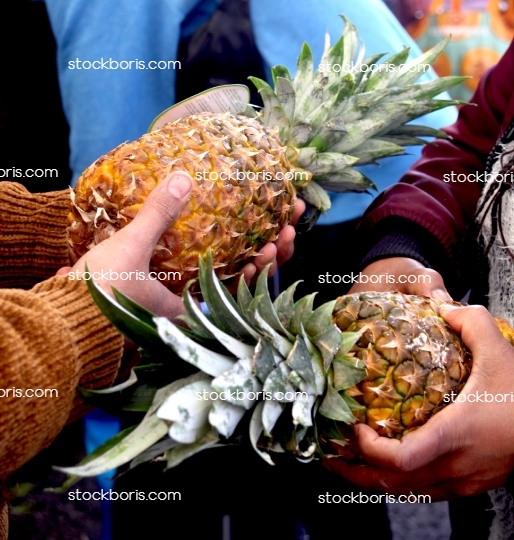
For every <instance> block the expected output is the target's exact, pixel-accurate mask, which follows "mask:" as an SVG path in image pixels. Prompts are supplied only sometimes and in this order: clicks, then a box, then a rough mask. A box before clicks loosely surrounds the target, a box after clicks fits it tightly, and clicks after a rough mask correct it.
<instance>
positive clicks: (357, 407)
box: [339, 391, 366, 411]
mask: <svg viewBox="0 0 514 540" xmlns="http://www.w3.org/2000/svg"><path fill="white" fill-rule="evenodd" d="M339 395H340V396H341V397H342V398H343V399H344V400H345V401H346V404H347V405H348V407H350V410H351V411H365V410H366V407H364V405H361V404H360V403H359V402H358V401H356V400H355V399H353V398H352V396H350V394H349V393H348V392H346V391H343V392H339Z"/></svg>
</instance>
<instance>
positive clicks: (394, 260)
mask: <svg viewBox="0 0 514 540" xmlns="http://www.w3.org/2000/svg"><path fill="white" fill-rule="evenodd" d="M361 275H362V276H368V279H367V282H366V283H364V278H361V279H362V280H363V282H362V283H355V284H354V285H353V286H352V288H351V289H350V291H349V293H348V294H352V293H359V292H366V291H377V292H381V291H384V292H385V291H391V292H394V291H398V292H401V293H404V294H418V295H426V296H431V297H432V298H435V299H436V300H443V301H447V302H448V301H451V297H450V295H449V294H448V291H447V290H446V287H445V286H444V281H443V278H442V277H441V274H439V273H438V272H436V271H435V270H432V269H430V268H426V267H425V266H423V265H422V264H421V263H420V262H418V261H416V260H415V259H409V258H407V257H391V258H389V259H381V260H379V261H375V262H373V263H371V264H369V265H368V266H366V268H365V269H364V270H363V271H362V272H361ZM377 276H378V277H377Z"/></svg>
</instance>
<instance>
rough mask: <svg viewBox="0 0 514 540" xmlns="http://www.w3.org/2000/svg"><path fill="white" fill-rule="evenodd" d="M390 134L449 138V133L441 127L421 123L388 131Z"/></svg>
mask: <svg viewBox="0 0 514 540" xmlns="http://www.w3.org/2000/svg"><path fill="white" fill-rule="evenodd" d="M388 135H410V136H412V137H438V138H439V139H448V138H449V135H448V134H447V133H446V132H445V131H442V130H441V129H434V128H431V127H429V126H422V125H419V124H407V125H405V126H400V127H398V128H396V129H393V130H391V131H388Z"/></svg>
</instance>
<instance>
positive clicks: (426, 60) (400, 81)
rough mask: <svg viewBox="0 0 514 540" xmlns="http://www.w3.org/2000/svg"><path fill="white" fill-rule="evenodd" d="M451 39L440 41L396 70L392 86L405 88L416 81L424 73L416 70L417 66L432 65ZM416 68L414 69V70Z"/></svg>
mask: <svg viewBox="0 0 514 540" xmlns="http://www.w3.org/2000/svg"><path fill="white" fill-rule="evenodd" d="M450 39H451V37H450V36H448V37H446V38H445V39H443V40H442V41H440V42H439V43H438V44H437V45H436V46H435V47H432V48H431V49H429V50H428V51H427V52H425V53H423V54H422V55H420V56H418V57H417V58H416V59H414V60H411V61H410V62H408V63H407V64H405V65H404V66H403V67H402V68H401V69H400V70H398V74H397V77H396V78H395V79H394V81H393V82H394V86H406V85H408V84H412V83H413V82H414V81H416V80H417V79H418V78H419V77H420V76H421V75H422V74H423V73H424V71H420V70H418V69H417V68H418V66H420V65H421V64H433V63H434V62H435V61H436V60H437V58H438V57H439V55H440V54H441V53H442V52H443V50H444V49H445V47H446V45H448V43H449V42H450ZM414 68H416V69H414Z"/></svg>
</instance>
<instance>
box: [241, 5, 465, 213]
mask: <svg viewBox="0 0 514 540" xmlns="http://www.w3.org/2000/svg"><path fill="white" fill-rule="evenodd" d="M341 17H342V19H343V21H344V27H343V32H342V35H341V37H340V38H339V40H338V41H337V42H336V43H335V44H334V45H333V46H331V44H330V37H329V35H328V34H327V35H326V37H325V48H324V52H323V55H322V58H321V62H320V64H319V67H318V69H314V60H313V55H312V51H311V49H310V47H309V45H308V44H307V43H304V44H303V47H302V50H301V52H300V55H299V57H298V63H297V68H296V74H295V76H294V78H292V77H291V75H290V73H289V71H288V69H287V68H286V67H284V66H280V65H278V66H275V67H274V68H272V78H273V84H274V88H272V87H271V86H270V85H269V84H268V83H267V82H265V81H263V80H262V79H258V78H256V77H250V80H251V81H252V82H253V84H254V85H255V86H256V88H257V90H258V91H259V93H260V94H261V96H262V99H263V102H264V108H263V109H262V110H261V111H260V113H259V118H260V120H261V121H262V122H263V123H264V124H265V125H267V126H269V127H271V128H272V129H275V130H277V132H278V135H279V138H280V140H281V142H282V143H283V144H284V145H285V146H286V147H288V156H289V157H290V160H291V162H292V164H293V165H294V167H295V170H296V175H295V180H294V183H295V186H296V187H297V188H298V190H299V192H300V194H301V196H302V197H303V198H304V199H305V200H306V201H307V202H308V203H310V204H311V205H312V206H314V207H315V208H316V209H317V210H319V212H325V211H327V210H328V209H329V208H330V199H329V197H328V196H327V195H326V194H324V190H329V191H335V192H344V191H357V192H362V191H366V190H368V189H370V188H372V189H375V186H374V184H373V182H371V180H369V178H367V177H366V176H365V175H363V174H362V173H361V172H359V171H357V170H356V169H355V168H354V167H355V166H358V165H367V164H370V163H376V161H377V160H378V159H382V158H385V157H389V156H397V155H401V154H404V153H405V147H406V146H412V145H419V144H427V141H426V140H424V139H421V138H420V137H447V135H446V134H445V133H444V132H443V131H439V130H435V129H431V128H426V127H425V126H417V125H412V124H409V125H408V126H406V125H405V124H406V123H407V122H410V121H412V120H414V119H416V118H419V117H421V116H423V115H425V114H427V113H429V112H432V111H435V110H438V109H440V108H443V107H448V106H450V105H456V104H460V103H462V102H459V101H452V100H437V99H434V98H435V97H436V96H437V95H439V94H441V93H442V92H444V91H446V90H448V89H450V88H452V87H453V86H455V85H457V84H460V83H461V82H462V81H464V80H465V79H466V78H467V77H443V78H440V79H437V80H433V81H428V82H422V83H416V81H417V79H418V78H419V77H420V76H421V75H422V74H423V73H424V71H425V69H424V68H425V67H426V66H427V65H430V64H432V63H433V62H434V61H435V60H436V59H437V57H438V56H439V55H440V54H441V52H442V51H443V49H444V48H445V47H446V45H447V43H448V41H449V38H447V39H445V40H443V41H441V42H440V43H439V44H437V45H436V46H435V47H433V48H432V49H430V50H428V51H427V52H425V53H423V54H422V55H421V56H419V57H418V58H416V59H414V60H411V61H407V58H408V55H409V49H408V48H407V47H405V48H404V49H403V50H401V51H399V52H397V53H395V54H393V55H391V56H389V57H388V58H387V59H386V60H384V61H383V62H382V63H378V62H379V61H380V60H381V59H382V58H383V57H384V56H385V55H384V54H377V55H373V56H371V57H369V58H367V59H364V46H363V45H362V43H361V44H359V39H358V34H357V30H356V28H355V26H354V25H353V24H352V23H351V22H350V21H349V20H348V19H347V18H346V17H345V16H343V15H342V16H341ZM332 66H333V67H334V68H335V67H338V68H339V69H331V67H332ZM372 66H374V67H375V68H376V69H373V68H372ZM350 67H351V68H352V69H347V68H350ZM319 212H318V213H317V214H314V215H313V220H315V219H316V218H317V216H318V215H319Z"/></svg>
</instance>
